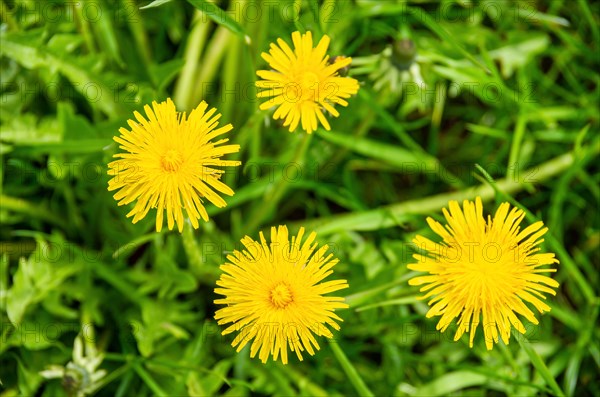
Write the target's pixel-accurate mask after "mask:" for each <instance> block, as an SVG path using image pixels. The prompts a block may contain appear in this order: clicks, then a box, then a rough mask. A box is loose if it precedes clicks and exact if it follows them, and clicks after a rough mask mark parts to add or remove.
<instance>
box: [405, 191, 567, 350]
mask: <svg viewBox="0 0 600 397" xmlns="http://www.w3.org/2000/svg"><path fill="white" fill-rule="evenodd" d="M443 213H444V216H445V217H446V220H447V222H448V224H447V225H446V226H442V225H441V224H440V223H439V222H436V221H435V220H433V219H431V218H428V219H427V223H428V224H429V226H430V227H431V229H432V230H433V231H434V232H435V233H436V234H438V235H439V236H440V237H441V238H442V241H441V242H440V243H435V242H433V241H431V240H429V239H427V238H425V237H422V236H416V237H415V239H414V240H413V242H414V243H415V244H416V245H417V246H418V247H419V248H422V249H424V250H425V251H427V252H428V254H427V255H420V254H415V255H414V258H415V259H417V261H418V262H417V263H413V264H410V265H408V268H409V269H411V270H416V271H420V272H426V273H427V275H422V276H417V277H414V278H412V279H411V280H410V281H409V284H410V285H420V286H422V287H421V289H420V291H421V292H423V293H425V295H424V296H423V297H422V299H430V300H429V302H428V304H429V306H431V307H430V309H429V311H428V312H427V317H428V318H430V317H433V316H441V318H440V319H439V322H438V324H437V327H436V328H437V329H438V330H440V331H441V332H444V331H445V330H446V329H447V328H448V326H449V325H450V323H451V322H452V321H453V320H454V319H455V318H457V317H458V323H457V326H458V329H457V331H456V333H455V335H454V340H455V341H456V340H458V339H459V338H460V337H461V336H462V335H463V334H464V333H465V332H467V333H470V339H469V345H470V346H471V347H473V340H474V337H475V332H476V331H477V327H478V326H479V324H480V322H481V324H482V327H483V333H484V339H485V344H486V347H487V349H488V350H491V349H492V348H493V346H494V343H498V336H499V335H500V337H501V338H502V340H503V341H504V343H506V344H508V341H509V338H510V330H511V326H512V327H514V328H515V329H517V330H518V331H519V332H520V333H525V327H524V326H523V323H522V322H521V321H520V320H519V318H518V317H517V314H519V315H522V316H523V317H525V318H526V319H527V320H528V321H530V322H532V323H534V324H538V320H537V319H536V318H535V315H534V312H533V311H532V310H531V309H530V308H529V307H528V306H527V305H526V303H528V304H530V305H532V306H533V307H534V308H535V309H537V310H538V311H539V312H540V313H544V312H547V311H549V310H550V307H549V306H548V305H547V304H546V303H544V300H545V296H544V295H543V293H548V294H551V295H555V294H556V293H555V291H554V290H553V289H552V288H556V287H558V283H557V282H556V281H555V280H553V279H551V278H550V277H547V276H544V275H542V274H540V273H548V272H555V271H556V269H548V268H545V266H547V265H551V264H554V263H558V260H557V259H556V258H555V257H554V254H553V253H541V252H540V248H539V247H538V246H539V244H541V243H542V242H543V241H544V240H543V239H542V238H541V237H542V236H543V235H544V234H545V233H546V232H547V230H548V229H547V228H546V227H544V225H543V222H541V221H540V222H536V223H534V224H532V225H530V226H528V227H526V228H524V229H523V230H521V229H520V226H519V224H520V223H521V221H522V220H523V218H524V217H525V212H524V211H522V210H520V209H518V208H512V209H511V208H510V204H509V203H503V204H501V205H500V206H499V208H498V210H497V211H496V214H495V215H494V217H493V218H492V217H491V216H489V215H488V219H487V222H486V220H485V219H484V217H483V206H482V203H481V198H479V197H477V198H476V200H475V202H474V203H473V202H472V201H467V200H465V201H464V203H463V208H462V209H461V208H460V206H459V204H458V203H457V202H456V201H451V202H450V203H449V211H447V210H446V209H445V208H444V209H443Z"/></svg>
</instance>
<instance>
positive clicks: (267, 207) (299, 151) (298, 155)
mask: <svg viewBox="0 0 600 397" xmlns="http://www.w3.org/2000/svg"><path fill="white" fill-rule="evenodd" d="M311 138H312V135H309V134H305V135H304V137H303V139H302V143H301V144H299V145H297V146H296V151H295V153H294V157H293V158H292V161H291V163H303V162H304V154H305V153H306V150H307V149H308V146H309V145H310V141H311ZM287 187H288V184H287V180H286V178H283V177H282V176H281V175H279V177H278V179H277V180H276V182H275V186H273V189H272V190H271V192H270V193H267V195H266V197H265V200H264V202H263V203H262V205H261V206H260V207H259V208H258V209H256V210H255V211H254V212H253V213H252V215H251V216H250V220H249V221H248V224H247V225H246V230H247V233H252V232H254V231H255V230H256V229H258V227H259V226H260V224H261V223H262V222H263V220H264V219H265V218H266V217H267V216H268V215H269V214H270V213H271V211H273V210H274V209H275V208H277V204H278V203H279V200H281V198H282V197H283V195H284V194H285V191H286V189H287Z"/></svg>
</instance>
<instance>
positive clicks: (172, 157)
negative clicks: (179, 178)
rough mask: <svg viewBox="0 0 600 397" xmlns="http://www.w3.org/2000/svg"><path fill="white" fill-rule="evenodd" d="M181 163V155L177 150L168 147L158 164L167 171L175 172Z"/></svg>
mask: <svg viewBox="0 0 600 397" xmlns="http://www.w3.org/2000/svg"><path fill="white" fill-rule="evenodd" d="M181 163H183V156H182V155H181V153H180V152H179V151H178V150H174V149H169V150H167V152H166V153H165V154H164V156H162V157H161V159H160V165H161V166H162V168H163V170H165V171H167V172H176V171H177V170H179V167H181Z"/></svg>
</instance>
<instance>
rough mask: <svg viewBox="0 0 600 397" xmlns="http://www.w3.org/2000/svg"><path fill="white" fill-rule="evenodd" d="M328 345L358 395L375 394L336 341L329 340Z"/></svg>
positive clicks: (369, 396)
mask: <svg viewBox="0 0 600 397" xmlns="http://www.w3.org/2000/svg"><path fill="white" fill-rule="evenodd" d="M329 346H331V350H332V351H333V355H334V356H335V358H336V359H337V360H338V362H339V363H340V365H341V366H342V369H343V370H344V372H345V373H346V376H347V377H348V380H350V383H352V386H354V388H355V389H356V391H357V392H358V395H359V396H361V397H365V396H368V397H374V396H375V395H374V394H373V392H372V391H371V390H369V388H368V387H367V385H366V384H365V381H364V380H363V379H362V378H361V377H360V375H359V374H358V371H356V368H354V366H353V365H352V363H351V362H350V360H348V357H346V354H345V353H344V351H343V350H342V348H341V347H340V346H339V344H338V342H337V341H330V342H329Z"/></svg>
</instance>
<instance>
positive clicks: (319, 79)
mask: <svg viewBox="0 0 600 397" xmlns="http://www.w3.org/2000/svg"><path fill="white" fill-rule="evenodd" d="M292 41H293V43H294V51H292V49H291V48H290V47H289V46H288V44H287V43H286V42H285V41H283V40H282V39H277V44H279V46H277V45H275V44H274V43H271V49H270V50H269V54H267V53H264V52H263V53H262V57H263V59H264V60H265V61H267V62H268V63H269V65H270V66H271V67H272V68H273V69H275V70H259V71H257V72H256V74H257V75H258V76H259V77H261V78H262V79H264V80H261V81H257V82H256V86H257V87H259V88H263V89H265V90H263V91H262V92H260V93H259V94H258V97H259V98H264V97H268V98H270V99H269V100H268V101H267V102H264V103H263V104H261V105H260V108H261V109H262V110H266V109H269V108H272V107H274V106H278V108H277V110H276V111H275V113H274V114H273V118H274V119H275V120H278V119H285V120H284V123H283V126H284V127H287V126H289V127H290V131H291V132H293V131H295V130H296V127H298V123H301V125H302V129H303V130H305V131H306V132H308V133H309V134H310V133H312V132H313V131H315V130H316V129H317V119H318V120H319V122H320V123H321V124H322V125H323V127H325V129H327V130H330V129H331V127H330V126H329V122H328V121H327V119H326V118H325V116H324V115H323V109H324V110H326V111H328V112H329V113H331V114H332V115H334V116H335V117H337V116H339V113H338V111H337V110H335V108H334V105H335V104H336V103H337V104H340V105H342V106H347V105H348V102H346V101H345V100H344V98H350V96H351V95H354V94H356V93H357V92H358V81H357V80H355V79H353V78H350V77H342V76H341V75H340V73H339V72H340V71H342V70H343V69H344V68H346V67H347V66H349V65H350V63H351V62H352V59H351V58H348V57H341V56H340V57H336V58H335V59H334V60H333V61H332V62H329V55H326V54H325V52H326V51H327V47H328V46H329V36H327V35H324V36H323V38H321V40H320V41H319V44H317V46H316V47H315V48H313V40H312V34H311V32H307V33H305V34H303V35H300V32H294V33H292Z"/></svg>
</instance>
